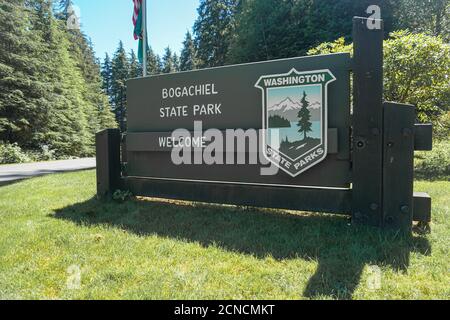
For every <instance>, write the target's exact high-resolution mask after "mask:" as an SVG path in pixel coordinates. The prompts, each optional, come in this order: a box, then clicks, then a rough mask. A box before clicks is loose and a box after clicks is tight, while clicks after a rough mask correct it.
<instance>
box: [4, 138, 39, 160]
mask: <svg viewBox="0 0 450 320" xmlns="http://www.w3.org/2000/svg"><path fill="white" fill-rule="evenodd" d="M29 161H31V158H30V157H29V156H28V154H27V153H26V152H24V151H23V150H22V149H21V148H20V147H19V145H18V144H17V143H13V144H10V143H3V142H1V143H0V164H11V163H23V162H29Z"/></svg>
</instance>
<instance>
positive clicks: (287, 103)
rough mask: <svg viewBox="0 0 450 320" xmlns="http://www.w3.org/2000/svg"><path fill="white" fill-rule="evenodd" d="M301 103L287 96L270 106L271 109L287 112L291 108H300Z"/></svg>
mask: <svg viewBox="0 0 450 320" xmlns="http://www.w3.org/2000/svg"><path fill="white" fill-rule="evenodd" d="M301 107H302V106H301V105H300V103H298V102H295V101H293V100H292V99H291V98H289V97H288V98H286V99H284V100H283V101H281V102H280V103H278V104H276V105H273V106H272V107H269V111H281V112H286V111H290V110H300V109H301Z"/></svg>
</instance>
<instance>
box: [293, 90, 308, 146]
mask: <svg viewBox="0 0 450 320" xmlns="http://www.w3.org/2000/svg"><path fill="white" fill-rule="evenodd" d="M306 98H307V95H306V92H305V91H303V98H302V101H301V104H302V108H301V109H300V111H299V112H298V119H299V121H298V124H297V126H298V127H299V130H298V132H299V133H303V140H306V139H307V138H308V132H311V131H312V123H311V112H310V111H309V109H308V108H309V101H308V100H306Z"/></svg>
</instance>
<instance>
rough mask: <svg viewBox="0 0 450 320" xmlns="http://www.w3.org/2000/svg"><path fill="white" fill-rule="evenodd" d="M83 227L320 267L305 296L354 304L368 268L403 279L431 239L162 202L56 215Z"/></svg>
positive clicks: (83, 206) (92, 206)
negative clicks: (309, 262) (401, 275)
mask: <svg viewBox="0 0 450 320" xmlns="http://www.w3.org/2000/svg"><path fill="white" fill-rule="evenodd" d="M54 217H56V218H58V219H64V220H70V221H73V222H75V223H77V224H79V225H83V226H89V225H99V224H106V225H110V226H113V227H117V228H120V229H124V230H127V231H129V232H133V233H135V234H138V235H140V236H149V235H157V236H160V237H168V238H175V239H179V240H184V241H189V242H196V243H200V244H201V245H202V246H204V247H208V246H210V245H212V244H215V245H217V246H220V247H221V248H223V249H226V250H229V251H234V252H239V253H243V254H249V255H253V256H255V257H257V258H261V259H262V258H266V257H267V256H272V257H274V258H275V259H278V260H284V259H295V258H301V259H305V260H315V261H317V262H318V264H319V266H318V269H317V271H316V273H315V274H314V275H313V276H312V278H311V279H310V280H309V283H308V285H307V288H306V290H305V292H304V295H305V296H306V297H310V298H315V297H323V296H325V297H331V298H336V299H351V298H352V295H353V292H354V291H355V289H356V287H357V286H358V285H359V283H360V280H361V275H362V272H363V269H364V267H365V266H366V265H378V266H384V265H387V266H390V267H391V268H393V269H395V270H396V271H397V272H405V271H406V270H407V268H408V266H409V256H410V253H411V252H420V253H422V254H430V253H431V249H430V245H429V243H428V241H427V240H426V238H423V237H420V236H414V237H412V238H411V237H408V236H404V235H399V234H395V233H391V232H383V231H380V230H378V229H375V228H370V227H360V226H358V227H355V226H353V227H352V226H349V222H348V220H347V218H344V217H337V216H329V215H317V214H301V215H294V214H289V213H287V212H284V211H281V210H267V209H254V208H240V207H224V206H215V205H204V204H192V203H168V202H163V201H158V200H152V201H144V200H134V201H129V202H125V203H122V204H117V203H115V202H102V201H99V200H96V199H91V200H89V201H87V202H84V203H79V204H75V205H73V206H70V207H66V208H63V209H61V210H58V211H57V212H55V215H54Z"/></svg>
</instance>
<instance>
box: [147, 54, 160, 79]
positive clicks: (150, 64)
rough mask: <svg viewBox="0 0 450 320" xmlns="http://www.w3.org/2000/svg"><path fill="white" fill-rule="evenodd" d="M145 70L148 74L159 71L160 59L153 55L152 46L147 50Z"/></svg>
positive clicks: (158, 72)
mask: <svg viewBox="0 0 450 320" xmlns="http://www.w3.org/2000/svg"><path fill="white" fill-rule="evenodd" d="M147 72H148V73H149V74H160V73H161V59H160V58H159V56H157V55H155V53H154V52H153V50H152V48H149V50H148V52H147Z"/></svg>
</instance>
